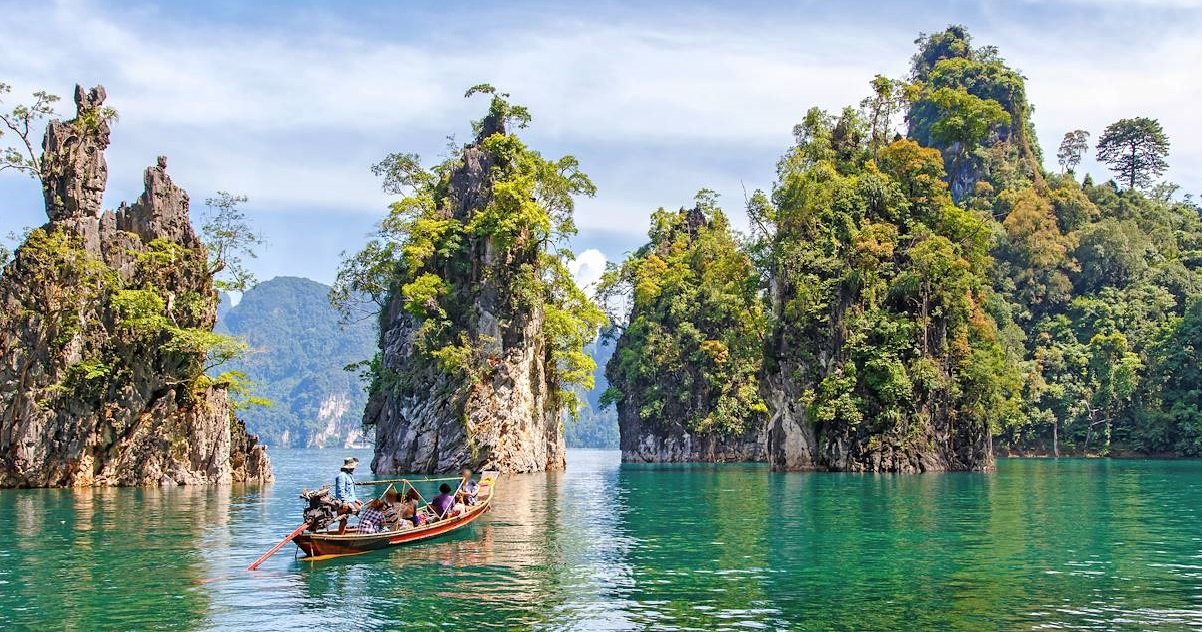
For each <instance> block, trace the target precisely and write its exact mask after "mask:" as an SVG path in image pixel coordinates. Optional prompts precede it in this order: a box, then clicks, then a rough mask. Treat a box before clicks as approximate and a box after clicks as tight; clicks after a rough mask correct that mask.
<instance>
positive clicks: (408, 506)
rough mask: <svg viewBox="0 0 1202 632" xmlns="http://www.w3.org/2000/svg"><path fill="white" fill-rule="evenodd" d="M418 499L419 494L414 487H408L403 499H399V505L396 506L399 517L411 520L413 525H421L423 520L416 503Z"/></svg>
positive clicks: (419, 498)
mask: <svg viewBox="0 0 1202 632" xmlns="http://www.w3.org/2000/svg"><path fill="white" fill-rule="evenodd" d="M419 500H421V494H418V493H417V490H416V489H413V488H412V487H410V488H409V491H407V492H405V500H403V501H401V504H400V506H399V507H398V508H397V510H398V512H399V513H400V517H401V519H402V520H408V521H409V522H412V523H413V526H415V527H418V526H421V524H422V522H424V521H425V518H424V517H423V516H422V512H420V511H418V504H417V503H418V501H419Z"/></svg>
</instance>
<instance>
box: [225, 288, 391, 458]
mask: <svg viewBox="0 0 1202 632" xmlns="http://www.w3.org/2000/svg"><path fill="white" fill-rule="evenodd" d="M329 289H330V288H329V287H328V286H326V285H323V284H321V283H318V282H316V281H312V280H309V279H303V278H298V277H276V278H274V279H271V280H270V281H264V282H263V283H260V284H258V285H256V286H255V287H253V288H251V289H250V290H247V291H246V293H245V294H243V296H242V300H241V301H239V302H238V304H237V305H232V304H230V302H229V301H228V299H227V298H226V297H223V301H222V304H221V306H220V307H219V309H218V320H217V327H216V329H217V331H221V332H224V333H229V334H232V335H235V336H239V337H242V338H244V339H245V340H246V341H247V342H248V343H250V346H251V349H252V352H251V353H250V354H249V355H248V356H247V357H246V358H245V359H243V360H241V361H240V362H237V363H234V364H233V365H232V366H227V367H222V369H223V370H224V369H230V368H233V369H240V370H242V371H244V372H245V373H246V375H247V376H248V377H249V378H250V379H251V380H252V381H253V382H255V387H256V394H258V395H260V396H262V397H265V398H267V399H270V400H271V401H272V402H273V405H272V406H270V407H258V406H255V407H251V408H248V409H246V410H243V411H241V412H240V416H241V417H242V418H243V419H245V420H246V426H247V428H248V429H249V430H250V431H251V432H254V433H257V434H258V435H259V437H260V439H261V440H262V441H263V442H265V443H266V444H267V445H270V446H286V447H317V448H329V447H345V446H355V445H363V444H364V443H365V439H364V436H363V431H362V424H361V420H362V416H363V407H364V404H365V403H366V400H367V397H366V394H365V392H364V390H363V385H362V384H361V383H360V380H359V377H358V375H357V374H355V373H352V372H349V371H346V370H344V368H343V367H345V366H346V365H348V364H351V363H354V362H358V361H360V360H366V359H369V358H371V357H372V356H373V355H375V353H376V323H375V320H374V319H367V320H365V321H363V322H359V323H353V324H350V325H344V324H343V323H342V321H341V319H340V317H339V314H338V312H337V311H336V310H335V309H334V307H333V306H332V305H330V302H329V299H328V297H327V295H328V292H329Z"/></svg>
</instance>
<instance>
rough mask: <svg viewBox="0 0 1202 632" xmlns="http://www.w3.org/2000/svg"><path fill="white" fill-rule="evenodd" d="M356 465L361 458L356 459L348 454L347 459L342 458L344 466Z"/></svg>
mask: <svg viewBox="0 0 1202 632" xmlns="http://www.w3.org/2000/svg"><path fill="white" fill-rule="evenodd" d="M356 465H359V459H356V458H355V457H353V456H348V457H346V458H345V459H342V467H355V466H356Z"/></svg>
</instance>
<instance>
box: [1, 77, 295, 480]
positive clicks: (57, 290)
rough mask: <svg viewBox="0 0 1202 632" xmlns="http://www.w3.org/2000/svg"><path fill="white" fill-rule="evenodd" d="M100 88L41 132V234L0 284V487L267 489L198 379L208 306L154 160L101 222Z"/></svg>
mask: <svg viewBox="0 0 1202 632" xmlns="http://www.w3.org/2000/svg"><path fill="white" fill-rule="evenodd" d="M104 99H105V92H104V89H103V88H102V87H96V88H94V89H92V90H84V89H82V88H79V87H77V88H76V91H75V103H76V107H77V114H76V117H75V118H74V119H72V120H69V121H54V122H51V123H50V125H49V126H48V128H47V130H46V137H45V142H44V144H43V150H44V153H43V158H42V160H43V169H42V172H43V174H42V183H43V188H44V192H45V200H46V213H47V215H48V216H49V218H50V221H49V223H47V224H46V225H45V226H42V227H41V228H38V229H35V230H34V231H32V232H31V233H30V235H29V237H28V238H27V240H26V241H25V243H23V244H22V245H21V247H20V248H19V249H18V250H17V251H16V253H15V256H14V258H13V260H12V261H11V262H10V263H9V264H8V266H7V267H6V268H5V269H4V273H3V276H2V277H0V487H65V486H76V487H84V486H112V485H168V484H180V485H183V484H206V483H228V482H231V481H254V482H265V481H270V480H272V472H271V462H270V460H269V459H268V457H267V454H266V451H265V450H264V448H263V446H261V445H259V444H258V440H257V438H256V437H255V436H254V435H250V434H248V433H247V432H246V430H245V427H244V426H243V425H242V423H241V422H240V421H238V420H237V418H236V417H235V416H234V414H233V412H232V410H231V406H230V400H229V397H228V395H227V392H226V385H225V384H222V383H220V382H219V381H216V380H213V379H210V378H208V377H206V376H205V375H204V369H205V361H206V357H207V351H208V346H207V345H208V344H209V343H210V342H211V341H212V339H211V336H212V333H211V332H212V328H213V323H214V321H215V319H216V310H217V294H216V292H215V291H214V290H213V278H212V274H211V273H210V271H209V269H208V266H207V261H206V259H207V257H206V253H205V249H204V246H203V245H202V243H201V241H200V239H199V238H198V237H197V235H196V234H195V232H193V230H192V226H191V222H190V220H189V216H188V196H187V194H186V193H185V192H184V191H183V190H182V189H180V188H179V187H178V186H176V185H175V184H174V183H173V182H172V181H171V178H170V177H169V176H168V175H167V162H166V159H165V158H162V157H160V158H159V159H158V162H157V164H156V165H155V166H152V167H150V168H148V169H147V170H146V173H145V190H144V192H143V193H142V195H141V196H140V197H139V198H138V199H137V201H135V202H134V203H133V204H130V205H126V204H122V205H121V206H120V208H118V209H117V210H116V211H115V212H114V211H104V212H102V211H101V204H102V199H103V195H104V190H105V186H106V183H107V178H108V167H107V165H106V163H105V160H104V150H105V148H106V147H108V144H109V125H108V122H107V121H106V120H105V117H104V114H103V111H102V104H103V102H104Z"/></svg>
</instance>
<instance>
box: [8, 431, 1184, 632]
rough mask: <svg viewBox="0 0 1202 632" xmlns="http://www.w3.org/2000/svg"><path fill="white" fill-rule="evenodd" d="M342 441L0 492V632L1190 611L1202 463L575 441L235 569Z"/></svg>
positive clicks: (960, 623) (868, 620)
mask: <svg viewBox="0 0 1202 632" xmlns="http://www.w3.org/2000/svg"><path fill="white" fill-rule="evenodd" d="M358 454H359V456H360V458H364V457H365V456H370V454H369V453H367V452H363V451H361V452H358ZM343 456H344V453H343V452H336V451H299V450H292V451H289V450H274V451H272V459H273V461H274V462H275V466H276V474H277V482H276V483H275V484H274V485H271V486H267V487H262V488H259V487H233V488H221V489H184V488H169V489H118V490H80V491H73V490H19V491H14V490H7V491H0V517H2V518H0V524H2V525H3V528H2V529H0V628H2V629H9V628H11V627H19V628H20V627H38V628H43V629H45V628H49V629H61V628H67V629H79V630H87V629H152V628H158V629H222V630H242V629H254V630H275V629H300V628H306V629H311V630H325V629H329V630H339V631H341V630H351V629H402V628H405V629H408V628H410V627H415V628H418V627H429V626H431V625H433V626H441V627H446V628H452V629H462V630H478V629H490V628H495V629H510V628H530V627H535V628H549V629H630V628H649V627H654V628H660V629H721V628H728V629H742V628H796V629H962V630H980V629H999V628H1000V629H1036V628H1052V627H1054V628H1098V629H1116V628H1119V629H1123V628H1129V629H1147V628H1157V629H1176V628H1182V629H1183V628H1187V627H1191V626H1202V509H1200V506H1202V462H1200V461H1128V460H1121V461H1120V460H1116V461H1105V460H1076V459H1061V460H1058V461H1057V460H1035V459H1032V460H1002V461H1001V462H1000V463H999V465H998V470H997V472H995V473H991V474H968V473H957V474H938V475H920V476H864V475H848V474H801V473H798V474H776V473H771V472H769V471H768V470H767V469H766V468H765V467H762V466H751V465H719V466H707V465H691V466H632V465H621V464H620V463H619V459H618V454H617V453H616V452H596V451H571V452H569V465H568V471H567V472H566V473H561V474H550V475H547V474H538V475H523V476H510V477H506V478H504V479H503V480H502V482H501V486H500V487H499V489H498V493H497V499H496V506H495V510H494V511H493V512H492V513H491V514H489V515H486V516H485V517H483V518H482V519H481V520H480V521H478V522H477V523H476V524H475V525H473V526H472V527H470V528H469V529H467V530H465V531H463V532H461V533H459V534H455V535H452V536H450V537H448V538H446V539H443V540H438V541H435V542H431V543H428V544H423V545H419V546H414V547H409V548H396V549H391V550H387V551H380V552H375V553H370V554H367V555H361V556H355V557H349V558H342V559H337V560H329V561H325V562H317V563H309V562H304V561H302V560H297V559H294V551H295V547H293V546H291V545H290V546H289V548H287V549H285V550H283V551H281V553H280V554H279V555H277V556H276V557H275V558H273V559H271V560H270V561H268V562H267V563H266V564H265V565H264V566H263V568H262V570H260V571H258V572H255V573H248V572H245V571H243V570H242V569H243V568H244V567H245V566H246V565H247V564H248V563H249V562H250V561H252V560H253V559H254V558H255V557H257V556H258V555H259V554H260V553H261V552H262V551H264V550H266V549H267V548H268V547H269V546H270V545H271V544H273V543H274V542H275V541H277V540H278V539H279V538H280V537H281V536H282V535H283V534H284V533H286V532H287V531H289V530H290V529H291V528H292V527H294V526H295V525H296V524H298V523H299V521H300V520H299V512H300V501H299V500H298V499H297V497H296V492H297V491H299V489H300V488H301V487H303V486H306V485H308V486H316V485H317V484H320V483H321V482H323V481H325V480H328V479H330V478H332V475H333V474H334V473H335V472H336V471H337V465H338V463H340V462H341V459H342V457H343ZM363 478H366V476H364V475H361V476H360V479H363Z"/></svg>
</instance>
